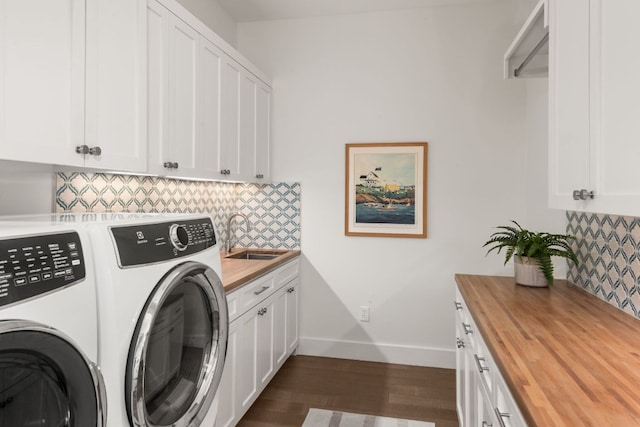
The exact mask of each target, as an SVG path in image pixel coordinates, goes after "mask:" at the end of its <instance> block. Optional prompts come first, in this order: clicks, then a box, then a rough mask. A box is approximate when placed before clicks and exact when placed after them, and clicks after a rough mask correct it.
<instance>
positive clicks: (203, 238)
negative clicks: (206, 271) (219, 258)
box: [111, 217, 216, 268]
mask: <svg viewBox="0 0 640 427" xmlns="http://www.w3.org/2000/svg"><path fill="white" fill-rule="evenodd" d="M111 235H112V236H113V241H114V243H115V247H116V253H117V255H118V264H119V266H120V268H125V267H134V266H138V265H145V264H153V263H156V262H162V261H167V260H171V259H175V258H179V257H182V256H187V255H193V254H195V253H198V252H200V251H203V250H205V249H208V248H210V247H213V246H215V245H216V235H215V232H214V229H213V223H212V222H211V218H209V217H203V218H198V219H190V220H182V221H178V222H161V223H155V224H153V223H152V224H150V223H144V224H137V225H127V226H118V227H111Z"/></svg>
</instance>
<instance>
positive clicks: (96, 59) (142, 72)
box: [84, 0, 147, 172]
mask: <svg viewBox="0 0 640 427" xmlns="http://www.w3.org/2000/svg"><path fill="white" fill-rule="evenodd" d="M145 5H146V2H145V1H140V0H89V1H87V30H86V48H87V53H86V79H87V83H86V109H85V142H84V144H86V145H87V146H89V147H90V148H93V149H94V150H95V149H96V148H95V147H100V151H101V154H100V155H88V156H86V158H85V164H84V166H85V167H88V168H99V169H113V170H122V171H130V172H145V171H146V169H147V128H146V120H147V116H146V114H147V110H146V109H147V105H146V58H145V51H146V21H145V9H146V8H145Z"/></svg>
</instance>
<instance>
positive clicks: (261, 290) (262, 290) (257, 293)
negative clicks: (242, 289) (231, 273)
mask: <svg viewBox="0 0 640 427" xmlns="http://www.w3.org/2000/svg"><path fill="white" fill-rule="evenodd" d="M267 289H269V286H263V287H262V289H260V290H259V291H255V292H254V294H255V295H260V294H261V293H263V292H264V291H266V290H267Z"/></svg>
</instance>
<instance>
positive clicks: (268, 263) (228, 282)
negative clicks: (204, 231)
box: [220, 248, 300, 293]
mask: <svg viewBox="0 0 640 427" xmlns="http://www.w3.org/2000/svg"><path fill="white" fill-rule="evenodd" d="M244 250H245V249H244V248H242V249H234V250H232V251H231V255H233V254H235V253H236V252H240V251H244ZM250 250H251V251H252V252H260V253H265V254H268V253H281V252H284V253H282V255H280V256H278V257H276V258H274V259H272V260H255V259H252V260H246V259H236V258H227V256H229V255H227V254H224V255H223V254H220V262H221V264H222V277H221V279H222V285H223V286H224V290H225V292H227V293H228V292H231V291H232V290H234V289H236V288H238V287H240V286H242V285H243V284H245V283H247V282H248V281H250V280H253V279H255V278H256V277H260V276H262V275H263V274H266V273H268V272H269V271H271V270H273V269H274V268H276V267H278V266H280V265H282V264H284V263H286V262H289V261H291V260H292V259H293V258H295V257H297V256H299V255H300V251H272V250H268V249H250Z"/></svg>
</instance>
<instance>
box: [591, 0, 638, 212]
mask: <svg viewBox="0 0 640 427" xmlns="http://www.w3.org/2000/svg"><path fill="white" fill-rule="evenodd" d="M638 16H640V2H639V1H637V0H591V58H592V59H591V64H592V66H591V94H592V95H591V96H592V114H591V132H592V137H591V144H592V148H591V159H592V176H593V177H594V179H593V181H594V182H593V183H592V185H593V189H594V190H595V198H594V199H593V201H590V202H589V206H588V210H591V211H593V212H603V213H613V214H619V215H633V216H639V215H640V181H638V177H637V176H638V174H637V168H638V159H639V158H640V143H639V141H640V120H638V118H640V79H638V78H637V76H634V73H633V72H632V73H630V72H629V70H637V69H638V67H640V55H637V54H633V53H632V52H638V51H639V50H640V27H639V26H638V22H637V21H638V19H637V18H638Z"/></svg>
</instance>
